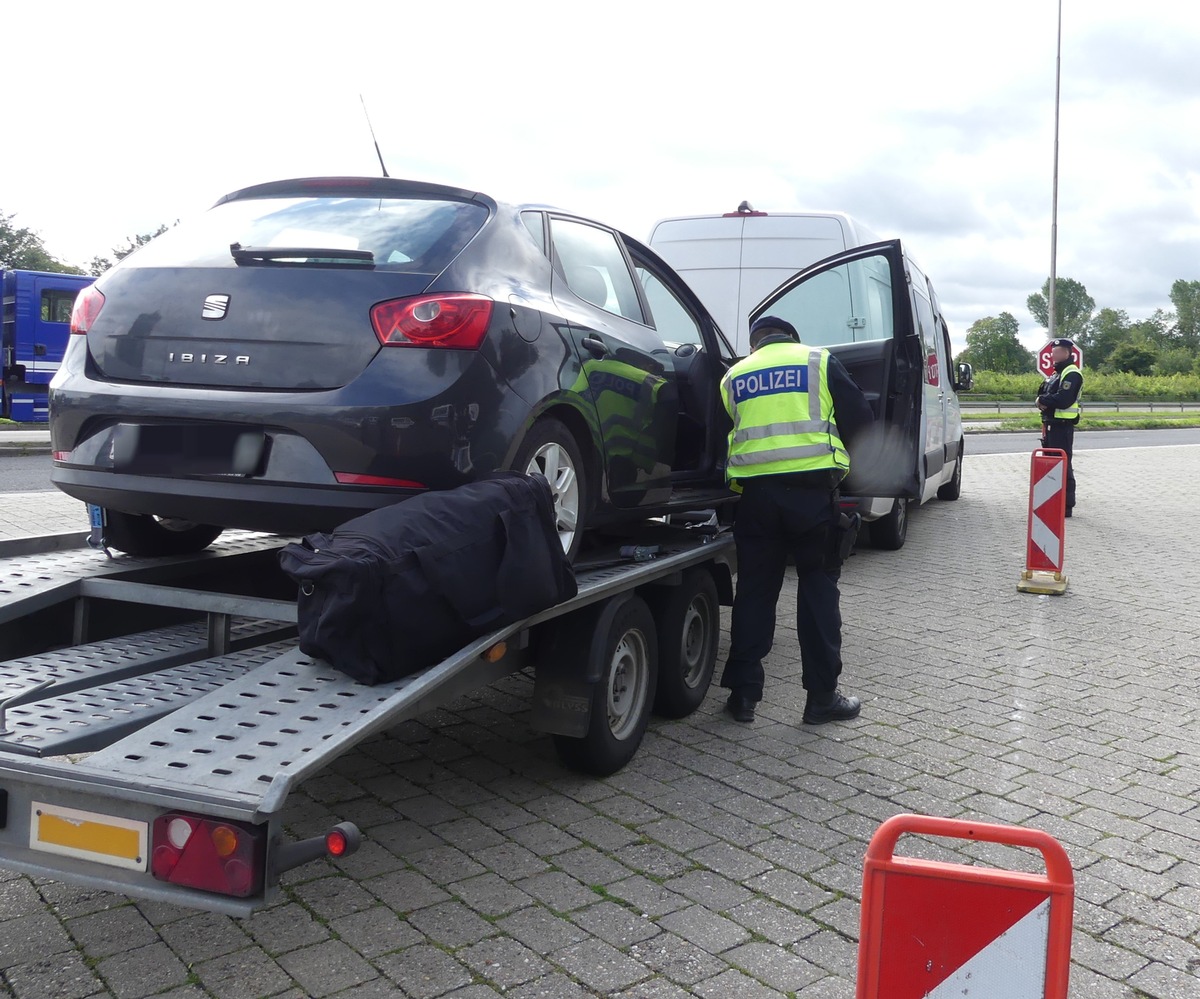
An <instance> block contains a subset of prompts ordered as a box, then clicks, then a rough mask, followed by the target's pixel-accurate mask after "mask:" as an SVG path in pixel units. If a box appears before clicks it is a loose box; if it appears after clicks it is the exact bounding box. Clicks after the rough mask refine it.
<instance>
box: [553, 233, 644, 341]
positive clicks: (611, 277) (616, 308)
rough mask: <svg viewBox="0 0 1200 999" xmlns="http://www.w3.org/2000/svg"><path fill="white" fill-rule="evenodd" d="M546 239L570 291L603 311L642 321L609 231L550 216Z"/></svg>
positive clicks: (622, 257) (625, 266)
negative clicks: (551, 245) (548, 236)
mask: <svg viewBox="0 0 1200 999" xmlns="http://www.w3.org/2000/svg"><path fill="white" fill-rule="evenodd" d="M550 241H551V243H552V244H553V246H554V259H555V262H556V263H557V264H558V265H559V268H560V269H561V271H562V274H563V277H565V278H566V279H567V286H568V287H569V288H570V289H571V291H573V292H574V293H575V294H576V295H578V296H579V297H580V298H582V299H583V300H584V301H585V302H590V303H591V304H592V305H596V306H599V307H600V308H601V309H604V311H605V312H612V313H615V314H616V315H618V316H624V317H625V318H626V319H632V320H634V322H638V323H644V322H645V319H644V318H643V316H642V305H641V301H640V300H639V299H638V294H637V287H636V286H635V285H634V283H633V275H632V274H630V273H629V266H628V264H626V262H625V254H624V253H622V252H621V247H620V245H619V244H618V243H617V238H616V236H615V235H614V234H613V233H612V232H611V231H609V230H608V229H601V228H599V227H598V226H594V225H585V224H584V223H582V222H574V221H571V220H569V219H552V220H551V222H550Z"/></svg>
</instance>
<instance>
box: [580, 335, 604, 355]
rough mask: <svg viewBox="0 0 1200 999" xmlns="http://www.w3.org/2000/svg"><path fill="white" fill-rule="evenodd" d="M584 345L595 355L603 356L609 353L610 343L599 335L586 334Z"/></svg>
mask: <svg viewBox="0 0 1200 999" xmlns="http://www.w3.org/2000/svg"><path fill="white" fill-rule="evenodd" d="M583 346H584V347H585V348H586V349H587V352H588V353H589V354H591V355H592V356H593V357H603V356H604V355H605V354H607V353H608V344H606V343H605V342H604V341H603V340H601V339H600V338H599V337H598V336H585V337H584V338H583Z"/></svg>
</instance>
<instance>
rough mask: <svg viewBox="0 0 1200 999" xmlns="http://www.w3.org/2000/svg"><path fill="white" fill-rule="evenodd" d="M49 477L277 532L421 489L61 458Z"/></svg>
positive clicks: (158, 508)
mask: <svg viewBox="0 0 1200 999" xmlns="http://www.w3.org/2000/svg"><path fill="white" fill-rule="evenodd" d="M50 479H51V481H52V482H53V483H54V484H55V485H56V486H58V488H59V489H61V490H62V491H63V492H64V493H66V494H67V495H68V496H72V497H74V498H75V499H79V500H83V501H84V502H85V503H96V504H97V505H99V506H102V507H105V508H107V509H110V510H121V511H123V512H125V513H141V514H152V515H154V516H159V517H177V518H179V519H181V520H190V521H192V522H194V523H198V524H217V525H220V526H221V527H238V528H244V529H246V530H251V531H266V532H269V533H272V534H307V533H309V532H311V531H328V530H332V529H333V528H335V527H337V526H338V525H340V524H343V523H345V522H346V521H347V520H350V519H352V518H354V517H357V516H359V515H360V514H363V513H367V512H368V511H370V510H376V509H378V508H380V507H383V506H389V505H391V504H392V503H398V502H400V501H401V500H405V499H408V498H409V497H410V496H415V495H417V493H419V492H420V491H421V490H418V489H398V488H397V489H392V488H386V489H379V488H370V487H362V486H343V485H338V484H336V483H334V484H330V485H312V484H297V483H286V482H262V481H251V480H240V479H171V478H165V477H159V476H149V475H130V474H125V473H121V472H106V471H99V470H96V469H85V468H77V467H71V466H64V465H59V466H57V467H55V469H54V471H53V472H52V473H51V475H50Z"/></svg>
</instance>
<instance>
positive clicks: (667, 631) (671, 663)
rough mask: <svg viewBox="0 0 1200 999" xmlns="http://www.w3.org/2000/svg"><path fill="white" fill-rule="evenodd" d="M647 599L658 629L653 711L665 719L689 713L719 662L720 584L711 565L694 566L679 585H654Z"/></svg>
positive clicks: (704, 693)
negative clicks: (706, 566) (706, 567)
mask: <svg viewBox="0 0 1200 999" xmlns="http://www.w3.org/2000/svg"><path fill="white" fill-rule="evenodd" d="M648 602H649V604H650V608H651V610H653V611H654V620H655V627H656V628H657V629H658V692H657V693H656V694H655V696H654V710H655V711H656V712H657V713H658V714H660V715H662V716H663V717H664V718H686V717H687V716H688V715H690V714H691V713H692V712H693V711H695V710H696V709H697V708H698V707H700V705H701V704H702V703H703V702H704V698H705V696H706V695H707V694H708V687H709V684H710V683H711V682H712V676H713V667H714V666H715V665H716V662H717V641H718V637H719V635H720V631H721V609H720V603H719V601H718V600H717V584H716V583H715V582H713V578H712V573H710V572H709V571H708V570H706V569H693V570H692V571H690V572H688V573H685V574H684V577H683V582H681V583H680V584H679V585H678V586H663V587H658V588H657V589H655V590H651V591H650V596H649V597H648Z"/></svg>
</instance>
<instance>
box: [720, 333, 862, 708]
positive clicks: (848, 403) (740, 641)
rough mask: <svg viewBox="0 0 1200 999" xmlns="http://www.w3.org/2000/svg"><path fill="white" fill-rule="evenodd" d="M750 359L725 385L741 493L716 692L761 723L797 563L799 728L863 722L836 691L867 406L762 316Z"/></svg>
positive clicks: (842, 374) (814, 351) (855, 390)
mask: <svg viewBox="0 0 1200 999" xmlns="http://www.w3.org/2000/svg"><path fill="white" fill-rule="evenodd" d="M750 350H751V353H750V356H749V357H746V358H744V359H743V360H741V361H739V362H738V363H737V364H735V365H734V366H733V367H732V368H730V369H729V371H728V372H727V373H726V374H725V377H724V378H723V379H722V380H721V395H722V397H723V399H724V401H725V408H726V409H727V410H728V411H729V415H730V416H731V417H732V418H733V430H732V431H731V432H730V435H729V461H728V465H727V468H726V474H727V476H728V477H729V479H730V480H731V482H732V484H733V486H734V488H735V489H737V488H740V490H741V492H742V498H741V499H740V500H739V501H738V505H737V514H736V518H735V520H734V525H733V536H734V540H735V541H736V543H737V560H738V577H737V594H736V596H735V598H734V602H733V622H732V627H731V629H730V648H729V659H728V660H727V661H726V664H725V671H724V674H723V675H722V677H721V686H722V687H727V688H728V689H729V691H730V694H729V700H728V701H727V702H726V705H725V707H726V710H728V711H729V713H730V714H731V715H733V717H734V718H735V719H737V720H738V721H740V722H749V721H753V720H754V709H755V705H757V704H758V702H759V701H760V700H761V699H762V693H763V677H764V673H763V664H762V663H763V659H764V658H765V657H766V655H767V653H768V652H770V651H771V645H772V644H773V642H774V638H775V604H776V602H777V601H778V599H779V590H780V588H781V587H782V585H783V577H784V571H785V569H786V567H787V560H788V556H792V557H793V558H794V559H795V562H796V575H797V579H798V584H797V589H796V631H797V633H798V634H799V638H800V655H801V662H802V665H803V678H804V689H805V690H806V691H807V692H808V700H807V703H806V705H805V708H804V721H805V723H806V724H808V725H822V724H824V723H825V722H829V721H841V720H844V719H848V718H856V717H857V716H858V712H859V709H860V708H861V704H860V703H859V700H858V698H856V697H847V696H845V695H843V694H842V693H841V692H840V691H839V690H838V676H839V675H840V674H841V672H842V617H841V610H840V608H839V603H838V602H839V596H840V595H839V592H838V578H839V576H840V575H841V555H840V554H839V552H838V551H837V536H838V532H837V530H836V529H835V525H836V524H837V519H838V516H839V514H840V510H839V508H838V483H840V482H841V481H842V479H843V478H844V477H845V475H846V473H847V471H849V468H850V457H849V454H848V452H847V445H848V444H850V443H851V442H852V441H853V440H854V438H855V437H857V435H858V434H859V432H860V431H861V430H862V429H863V428H865V427H866V426H868V425H870V423H871V422H872V419H873V417H872V415H871V409H870V406H869V405H868V403H867V400H866V398H865V397H864V396H863V394H862V391H861V390H860V389H859V387H858V386H857V385H855V384H854V381H853V380H852V379H851V378H850V375H849V374H848V373H847V371H846V369H845V368H844V367H842V364H841V362H839V361H838V360H837V358H835V357H833V356H832V355H831V354H830V353H829V352H828V351H826V350H823V349H821V348H819V347H806V346H804V345H803V344H801V343H800V336H799V334H798V333H797V332H796V328H795V327H794V326H793V325H792V324H791V323H789V322H786V321H785V320H782V319H777V318H775V317H773V316H764V317H762V318H761V319H758V320H756V321H755V323H754V325H753V326H751V328H750Z"/></svg>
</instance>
